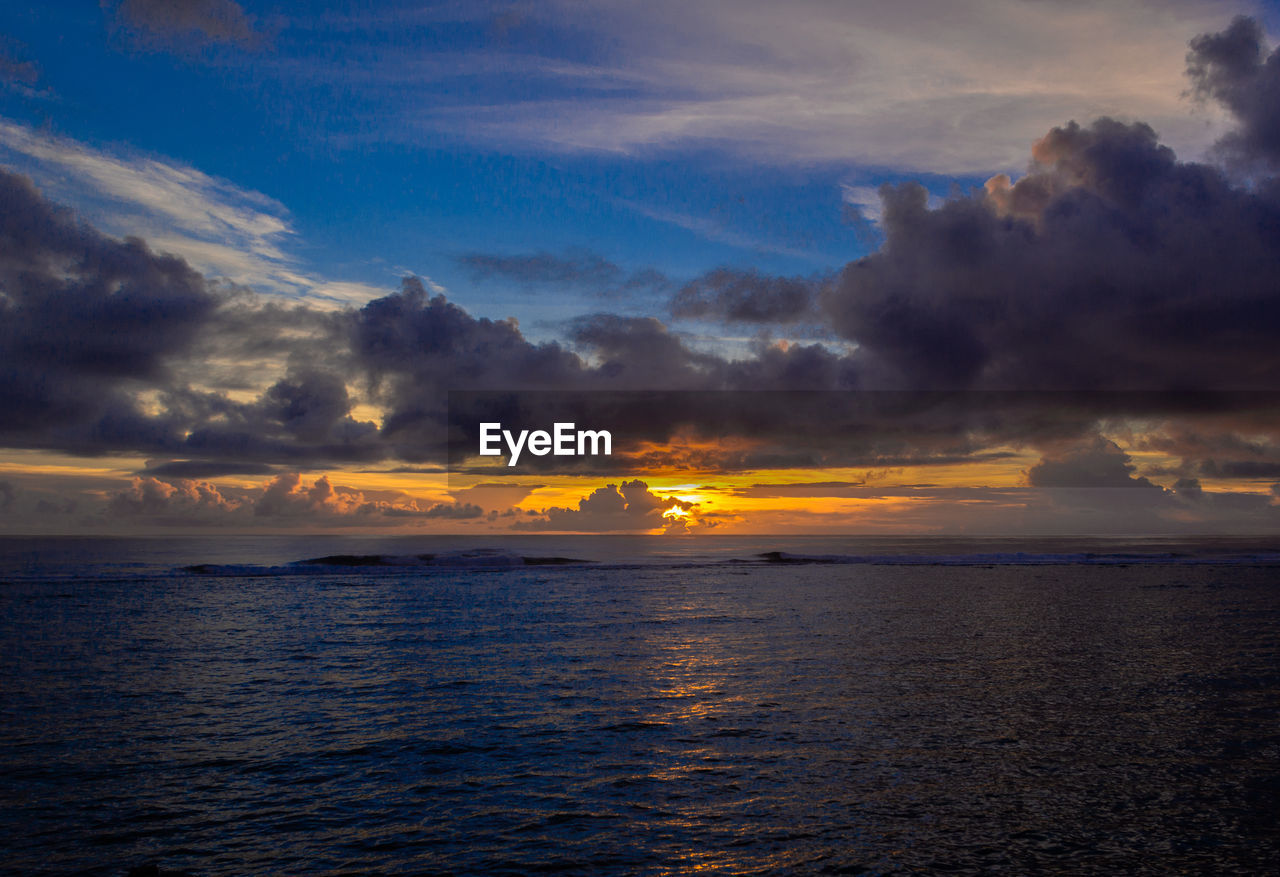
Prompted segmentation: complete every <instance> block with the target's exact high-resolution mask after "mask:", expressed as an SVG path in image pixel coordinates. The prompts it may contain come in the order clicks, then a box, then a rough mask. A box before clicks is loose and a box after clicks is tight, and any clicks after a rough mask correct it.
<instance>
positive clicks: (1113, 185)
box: [822, 119, 1280, 390]
mask: <svg viewBox="0 0 1280 877" xmlns="http://www.w3.org/2000/svg"><path fill="white" fill-rule="evenodd" d="M882 197H883V199H884V219H883V228H884V230H885V235H886V242H885V245H884V247H883V248H882V249H881V250H880V251H878V252H877V253H874V254H872V255H870V256H868V257H866V258H864V259H861V260H859V261H857V262H854V263H852V264H850V265H849V266H847V267H846V268H845V270H844V271H843V273H842V274H841V277H840V279H839V281H838V283H837V284H836V286H835V287H834V288H832V289H831V290H829V291H828V292H827V293H826V294H825V295H824V297H823V302H822V305H823V308H824V310H825V312H826V314H827V315H828V317H829V318H830V320H831V322H832V325H833V327H834V328H835V330H836V331H837V332H839V333H840V334H841V335H842V336H843V337H845V338H846V339H848V340H849V341H851V342H853V343H855V344H857V345H858V348H859V354H858V359H859V362H860V363H861V365H862V370H863V374H864V376H867V377H874V379H875V380H877V381H879V382H881V383H882V384H885V385H888V386H894V385H897V386H914V387H931V388H936V387H986V388H1020V389H1028V388H1055V389H1069V390H1082V389H1113V390H1114V389H1139V388H1142V389H1180V390H1186V389H1196V388H1216V389H1228V388H1236V389H1265V388H1270V387H1274V386H1278V385H1280V383H1277V382H1278V381H1280V351H1278V350H1277V348H1276V346H1275V345H1274V344H1273V343H1272V340H1271V339H1273V338H1274V336H1275V333H1276V331H1277V330H1280V300H1277V298H1276V296H1275V294H1274V281H1273V278H1274V277H1275V276H1277V272H1280V238H1277V234H1276V228H1277V227H1280V198H1277V197H1276V196H1274V195H1272V194H1271V193H1270V192H1269V191H1268V190H1253V189H1249V188H1244V187H1239V186H1236V185H1233V184H1232V183H1231V182H1230V181H1229V180H1228V179H1227V178H1226V177H1225V176H1224V174H1223V173H1222V172H1220V171H1219V170H1217V169H1215V168H1212V167H1209V166H1207V165H1202V164H1194V163H1182V162H1179V161H1177V159H1176V158H1175V156H1174V154H1173V152H1172V151H1171V150H1169V149H1168V148H1167V147H1165V146H1162V145H1161V144H1160V143H1159V142H1158V141H1157V139H1156V136H1155V133H1154V131H1152V129H1151V128H1149V127H1148V126H1146V125H1144V124H1141V123H1134V124H1125V123H1121V122H1117V121H1114V120H1111V119H1101V120H1098V121H1096V122H1094V123H1093V124H1092V125H1090V126H1088V127H1082V126H1080V125H1077V124H1076V123H1074V122H1073V123H1071V124H1068V125H1065V126H1063V127H1060V128H1055V129H1053V130H1052V131H1050V132H1049V134H1047V135H1045V136H1044V137H1043V138H1041V140H1039V141H1038V142H1037V143H1036V145H1035V148H1034V150H1033V163H1032V166H1031V170H1030V171H1029V172H1028V173H1027V174H1026V175H1025V176H1024V177H1022V178H1021V179H1019V180H1018V181H1017V182H1016V183H1012V182H1010V181H1009V180H1008V179H1007V178H1006V177H1003V176H998V177H995V178H993V179H992V180H991V181H990V182H988V184H987V186H986V188H985V189H983V190H979V191H977V192H975V193H974V194H972V195H970V196H967V197H954V198H951V199H949V200H948V201H947V202H945V203H944V204H942V205H941V206H940V207H938V208H937V209H932V210H931V209H929V207H928V206H927V195H926V193H925V191H924V189H923V188H921V187H920V186H918V185H915V184H906V185H902V186H898V187H886V188H885V189H883V191H882Z"/></svg>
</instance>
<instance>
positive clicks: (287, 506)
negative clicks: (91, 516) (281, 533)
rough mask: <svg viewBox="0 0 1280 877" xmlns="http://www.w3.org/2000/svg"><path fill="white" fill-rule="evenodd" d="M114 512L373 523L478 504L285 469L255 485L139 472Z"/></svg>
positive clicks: (174, 519) (110, 509)
mask: <svg viewBox="0 0 1280 877" xmlns="http://www.w3.org/2000/svg"><path fill="white" fill-rule="evenodd" d="M106 511H107V513H108V514H109V515H111V516H115V517H119V518H124V519H130V518H144V519H147V520H149V521H152V522H154V523H162V524H165V525H170V526H195V525H217V526H236V527H250V526H255V522H256V523H257V524H258V525H261V524H266V525H268V526H286V527H287V526H316V525H323V524H331V525H335V526H344V527H345V526H373V525H377V524H379V522H381V523H382V524H383V525H385V524H386V523H387V520H386V519H388V518H392V519H420V520H432V519H434V520H455V521H462V520H473V519H480V518H482V517H483V516H484V511H483V510H482V509H481V508H480V507H479V506H476V505H473V504H470V503H462V502H439V503H433V502H428V501H425V500H422V499H419V498H415V497H411V496H409V495H407V494H405V493H402V492H400V491H386V490H384V491H369V490H359V489H355V488H350V487H344V486H341V485H334V484H333V483H332V482H330V480H329V478H328V476H320V477H318V478H316V479H315V480H314V481H313V482H311V483H310V484H307V483H306V482H304V481H303V480H302V477H301V475H299V474H298V473H296V472H288V473H283V474H280V475H278V476H276V477H275V478H273V479H272V480H271V481H269V482H267V483H265V484H263V485H262V486H261V487H257V488H247V489H246V488H227V487H219V486H217V485H214V484H212V483H210V482H208V481H199V480H190V479H181V478H155V477H151V476H139V477H136V478H134V479H133V481H132V483H131V484H130V486H129V487H127V488H124V489H122V490H119V491H116V492H114V493H113V494H112V495H111V496H110V500H109V502H108V505H107V509H106Z"/></svg>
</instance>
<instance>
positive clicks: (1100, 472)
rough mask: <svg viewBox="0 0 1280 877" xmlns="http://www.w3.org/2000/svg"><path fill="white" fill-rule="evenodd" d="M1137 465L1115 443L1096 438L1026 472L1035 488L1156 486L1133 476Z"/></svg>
mask: <svg viewBox="0 0 1280 877" xmlns="http://www.w3.org/2000/svg"><path fill="white" fill-rule="evenodd" d="M1136 470H1137V466H1135V465H1134V464H1133V463H1131V462H1130V461H1129V455H1128V454H1127V453H1125V452H1124V451H1123V450H1121V448H1120V446H1119V445H1117V444H1116V443H1115V442H1113V441H1109V440H1107V439H1104V438H1102V437H1101V436H1098V437H1096V438H1095V439H1094V440H1093V441H1092V442H1091V443H1089V444H1087V445H1085V446H1083V447H1076V448H1071V449H1069V450H1067V451H1065V452H1063V453H1060V454H1058V455H1056V456H1053V457H1044V458H1042V459H1041V460H1040V462H1039V463H1037V464H1036V465H1034V466H1032V467H1031V468H1030V469H1029V470H1027V483H1028V484H1030V485H1031V486H1032V487H1155V486H1156V485H1154V484H1152V483H1151V482H1150V481H1148V480H1147V479H1146V478H1144V477H1138V476H1135V475H1134V472H1135V471H1136Z"/></svg>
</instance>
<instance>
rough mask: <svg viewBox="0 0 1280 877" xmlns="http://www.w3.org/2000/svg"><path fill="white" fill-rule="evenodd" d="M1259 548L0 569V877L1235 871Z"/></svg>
mask: <svg viewBox="0 0 1280 877" xmlns="http://www.w3.org/2000/svg"><path fill="white" fill-rule="evenodd" d="M1277 814H1280V540H1275V541H1272V542H1268V541H1267V540H1265V539H1263V540H1259V539H1201V540H1191V539H1163V540H1158V539H1146V540H1117V539H1102V538H1099V539H945V538H929V537H920V538H889V537H859V538H828V537H791V536H778V537H764V536H755V537H689V538H658V537H611V536H595V537H562V536H530V537H527V538H514V539H513V538H508V539H500V540H495V539H489V540H485V539H478V538H452V537H397V538H363V537H345V536H341V537H339V536H325V537H315V536H308V537H231V536H224V537H218V538H207V537H200V538H177V537H175V538H168V539H105V538H104V539H87V538H40V539H31V538H24V539H0V873H3V874H13V875H29V874H59V875H61V874H82V875H114V877H125V875H129V874H130V873H132V874H134V875H142V874H147V875H161V877H163V875H192V877H215V875H295V874H296V875H303V874H306V875H311V874H316V875H339V874H342V875H364V874H388V875H389V874H395V875H400V874H406V875H419V874H421V875H435V874H439V875H444V874H458V875H461V874H477V875H480V874H483V875H494V874H496V875H506V874H510V875H517V874H518V875H525V874H583V875H587V874H589V875H632V874H634V875H682V874H694V873H706V874H727V875H737V874H1084V875H1088V874H1099V875H1103V874H1105V875H1116V874H1125V875H1167V874H1215V875H1231V874H1239V875H1251V877H1252V875H1258V874H1264V873H1275V871H1274V868H1275V867H1276V865H1277V863H1278V862H1280V828H1278V826H1280V819H1278V818H1277Z"/></svg>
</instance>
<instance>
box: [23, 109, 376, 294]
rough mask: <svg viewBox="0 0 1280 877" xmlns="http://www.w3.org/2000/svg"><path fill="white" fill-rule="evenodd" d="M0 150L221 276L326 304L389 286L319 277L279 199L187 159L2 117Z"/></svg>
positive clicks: (118, 226)
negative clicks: (99, 144)
mask: <svg viewBox="0 0 1280 877" xmlns="http://www.w3.org/2000/svg"><path fill="white" fill-rule="evenodd" d="M0 156H2V157H3V159H4V161H5V164H7V165H8V166H9V167H10V168H12V169H14V170H17V171H20V172H22V173H24V174H26V175H27V176H30V177H31V178H33V179H34V180H35V181H36V182H37V184H38V185H39V186H40V188H41V190H43V191H44V192H46V193H47V194H48V195H50V196H52V197H54V198H56V199H57V200H59V201H62V202H64V203H67V204H70V205H72V206H74V207H75V208H76V209H77V211H78V212H80V213H81V214H83V215H84V216H85V217H87V218H89V219H91V220H93V222H94V223H95V224H96V225H97V226H98V227H100V228H101V229H102V230H104V231H106V232H108V233H110V234H113V235H118V236H121V237H128V236H133V237H141V238H145V239H146V240H147V242H148V243H149V245H150V246H151V247H152V248H153V249H155V250H157V251H159V252H163V253H172V254H174V255H177V256H181V257H182V258H183V259H185V260H186V261H187V262H188V263H190V264H191V265H192V267H194V268H196V269H198V270H199V271H201V272H202V273H204V274H205V275H207V276H208V277H210V278H213V279H222V280H228V281H230V282H232V283H235V284H239V285H243V286H248V287H252V288H254V289H256V290H258V291H260V292H265V293H274V294H279V295H287V296H290V297H296V298H306V299H309V300H311V301H313V302H314V303H316V304H318V305H324V304H326V303H327V304H328V305H329V306H335V305H343V304H362V303H364V302H366V301H369V300H370V299H373V298H376V297H378V296H379V295H382V294H383V292H384V291H385V290H383V289H380V288H377V287H373V286H368V285H366V284H361V283H355V282H350V281H331V280H327V279H325V278H322V277H318V276H315V275H314V274H312V273H310V272H308V271H307V270H306V268H305V267H304V266H303V265H301V264H300V261H299V260H298V259H297V258H296V257H295V256H294V255H293V254H292V253H291V252H290V248H291V247H292V246H294V245H295V243H296V241H297V233H296V232H295V230H294V228H293V225H292V222H291V219H290V215H289V211H288V209H287V208H286V207H285V206H284V205H283V204H281V203H280V202H279V201H276V200H275V199H273V198H271V197H269V196H267V195H264V194H262V193H261V192H255V191H253V190H250V189H245V188H243V187H241V186H237V185H235V184H234V183H231V182H229V181H228V180H224V179H221V178H219V177H215V176H211V175H209V174H206V173H204V172H203V171H200V170H197V169H196V168H193V167H191V166H189V165H185V164H182V163H181V162H175V161H169V160H166V159H163V158H157V157H154V156H145V155H122V154H114V153H111V152H107V151H105V150H101V149H96V148H94V147H92V146H89V145H87V144H84V143H80V142H78V141H75V140H72V139H69V138H66V137H58V136H55V135H51V134H47V133H44V132H41V131H38V130H36V129H34V128H31V127H28V126H26V125H20V124H17V123H15V122H12V121H8V120H5V119H0Z"/></svg>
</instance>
